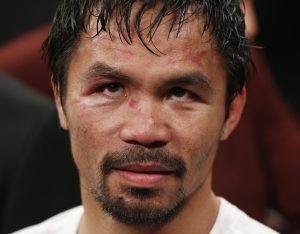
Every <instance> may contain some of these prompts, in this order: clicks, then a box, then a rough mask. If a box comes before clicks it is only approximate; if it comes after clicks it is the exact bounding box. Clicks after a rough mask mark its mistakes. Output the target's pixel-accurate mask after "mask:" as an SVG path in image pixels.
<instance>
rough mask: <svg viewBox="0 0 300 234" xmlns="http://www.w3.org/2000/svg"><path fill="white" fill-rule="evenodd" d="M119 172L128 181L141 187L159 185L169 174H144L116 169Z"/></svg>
mask: <svg viewBox="0 0 300 234" xmlns="http://www.w3.org/2000/svg"><path fill="white" fill-rule="evenodd" d="M116 171H117V172H118V174H119V175H120V176H121V177H123V178H124V179H125V180H127V181H128V182H130V183H132V184H134V185H135V186H140V187H153V186H155V185H159V184H160V183H162V182H163V180H165V179H166V177H167V176H168V175H163V174H143V173H138V172H132V171H125V170H116Z"/></svg>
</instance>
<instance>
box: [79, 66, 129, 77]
mask: <svg viewBox="0 0 300 234" xmlns="http://www.w3.org/2000/svg"><path fill="white" fill-rule="evenodd" d="M99 76H103V77H107V78H113V79H118V80H130V79H131V78H130V77H129V76H128V75H126V74H125V73H122V72H121V71H119V70H118V69H117V68H115V67H112V66H109V65H107V64H105V63H103V62H97V63H95V64H93V65H92V66H90V67H89V68H88V69H87V71H86V72H85V73H84V75H83V77H84V78H85V79H86V80H92V79H94V78H96V77H99Z"/></svg>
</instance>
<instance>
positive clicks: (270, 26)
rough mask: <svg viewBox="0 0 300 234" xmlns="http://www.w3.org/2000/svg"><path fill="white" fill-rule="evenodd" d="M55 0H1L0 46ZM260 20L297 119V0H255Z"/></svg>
mask: <svg viewBox="0 0 300 234" xmlns="http://www.w3.org/2000/svg"><path fill="white" fill-rule="evenodd" d="M58 2H59V0H48V1H47V0H43V1H40V0H27V1H25V0H24V1H20V0H19V1H13V0H1V4H0V46H1V45H3V44H4V43H5V42H7V41H9V40H10V39H13V38H14V37H16V36H18V35H20V34H22V33H24V32H27V31H29V30H31V29H34V28H36V27H38V26H40V25H43V24H46V23H49V22H50V21H51V20H52V16H53V13H54V11H55V8H56V6H57V4H58ZM256 8H257V13H258V18H259V22H260V35H259V37H258V39H257V43H258V44H259V45H261V46H263V47H264V50H265V53H266V55H267V58H268V61H269V63H270V66H271V69H272V71H273V73H274V78H275V81H276V82H277V84H278V86H279V88H280V90H281V92H282V95H283V97H284V98H285V99H286V100H287V101H288V102H289V103H290V104H291V106H292V107H293V109H294V110H295V112H296V113H297V114H298V117H299V119H300V91H299V85H300V75H299V74H300V72H299V68H300V58H299V54H300V36H299V35H300V19H299V15H300V7H299V1H297V0H285V1H281V0H257V1H256Z"/></svg>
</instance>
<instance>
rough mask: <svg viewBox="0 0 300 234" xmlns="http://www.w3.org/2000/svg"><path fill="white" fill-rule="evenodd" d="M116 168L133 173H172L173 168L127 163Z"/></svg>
mask: <svg viewBox="0 0 300 234" xmlns="http://www.w3.org/2000/svg"><path fill="white" fill-rule="evenodd" d="M115 169H116V170H122V171H130V172H135V173H148V174H150V173H151V174H170V173H173V172H174V170H172V169H170V168H166V167H164V166H161V165H155V164H151V165H143V164H133V165H127V166H123V167H118V168H115Z"/></svg>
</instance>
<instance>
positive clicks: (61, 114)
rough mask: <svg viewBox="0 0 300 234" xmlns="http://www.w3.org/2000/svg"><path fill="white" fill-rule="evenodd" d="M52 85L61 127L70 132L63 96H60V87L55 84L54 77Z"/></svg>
mask: <svg viewBox="0 0 300 234" xmlns="http://www.w3.org/2000/svg"><path fill="white" fill-rule="evenodd" d="M51 84H52V90H53V94H54V99H55V105H56V109H57V112H58V118H59V123H60V126H61V127H62V128H63V129H65V130H68V128H69V126H68V121H67V118H66V114H65V110H64V107H63V104H62V98H61V94H60V86H59V85H56V84H54V82H53V77H52V78H51Z"/></svg>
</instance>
